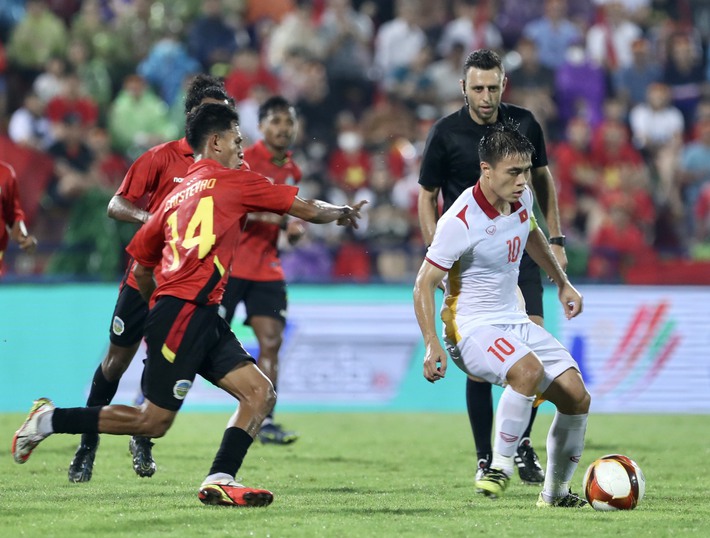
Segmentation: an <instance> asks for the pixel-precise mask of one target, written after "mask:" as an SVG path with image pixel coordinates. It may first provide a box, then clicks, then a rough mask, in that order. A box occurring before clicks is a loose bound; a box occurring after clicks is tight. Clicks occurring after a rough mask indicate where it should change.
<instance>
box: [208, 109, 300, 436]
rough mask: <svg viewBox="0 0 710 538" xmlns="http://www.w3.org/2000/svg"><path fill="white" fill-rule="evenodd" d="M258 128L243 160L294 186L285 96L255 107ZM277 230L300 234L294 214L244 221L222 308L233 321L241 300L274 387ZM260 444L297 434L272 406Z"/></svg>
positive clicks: (279, 301)
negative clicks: (285, 425) (278, 418)
mask: <svg viewBox="0 0 710 538" xmlns="http://www.w3.org/2000/svg"><path fill="white" fill-rule="evenodd" d="M258 117H259V130H260V131H261V134H262V135H263V136H264V138H263V139H262V140H259V141H258V142H256V143H255V144H253V145H252V146H250V147H248V148H246V149H245V150H244V160H245V161H246V162H247V164H248V165H249V168H250V169H251V170H253V171H254V172H259V173H260V174H264V175H265V176H266V177H268V178H269V179H271V180H272V181H273V182H274V183H276V184H289V185H297V184H298V183H299V182H300V181H301V169H300V168H299V167H298V165H297V164H296V163H295V162H294V161H293V158H292V155H291V151H289V148H290V147H291V144H292V143H293V141H294V138H295V136H296V128H297V121H298V120H297V117H296V111H295V109H294V108H293V106H292V105H291V103H289V102H288V101H287V100H286V99H284V98H283V97H281V96H274V97H270V98H269V99H267V100H266V101H265V102H264V103H263V104H262V105H261V106H260V107H259V112H258ZM281 231H284V232H285V233H286V238H287V239H288V242H289V243H291V244H295V243H296V242H297V241H298V240H299V239H300V238H301V237H302V236H303V233H304V231H305V230H304V228H303V225H302V224H301V221H299V220H298V219H292V220H289V219H288V217H287V216H285V215H284V216H281V215H277V214H275V213H250V214H249V216H248V218H247V222H246V224H245V226H244V231H243V234H242V237H241V239H240V241H239V245H238V246H237V247H236V252H235V259H236V260H240V263H238V264H236V265H235V266H234V267H233V268H232V273H231V274H230V277H229V280H228V281H227V287H226V289H225V292H224V297H223V299H222V312H223V314H224V318H225V319H226V320H227V323H230V324H231V322H232V318H233V317H234V312H235V310H236V308H237V305H238V304H239V303H242V302H243V303H244V306H245V308H246V320H245V321H244V324H245V325H250V326H251V328H252V329H253V330H254V335H255V336H256V339H257V341H258V342H259V360H258V362H257V364H258V366H259V369H260V370H261V371H262V372H263V373H264V374H265V375H266V377H268V378H269V380H270V381H271V383H272V384H273V385H274V387H276V386H277V381H278V371H279V350H280V348H281V342H282V340H283V332H284V329H285V327H286V313H287V304H288V302H287V297H286V277H285V275H284V271H283V268H282V267H281V260H280V258H279V251H278V246H277V245H278V240H279V235H280V234H281ZM257 436H258V438H259V440H260V441H261V442H262V443H272V444H277V445H288V444H291V443H293V442H295V441H296V440H297V439H298V433H296V432H295V431H289V430H285V429H283V428H282V427H281V425H280V424H276V423H274V414H273V410H272V411H269V413H268V415H266V417H265V418H264V420H263V422H262V424H261V428H260V430H259V433H258V434H257Z"/></svg>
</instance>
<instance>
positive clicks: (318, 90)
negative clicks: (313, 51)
mask: <svg viewBox="0 0 710 538" xmlns="http://www.w3.org/2000/svg"><path fill="white" fill-rule="evenodd" d="M303 60H304V61H303V63H302V64H300V74H301V76H302V79H301V80H300V81H299V84H300V88H299V95H298V99H297V101H296V110H298V111H299V116H300V119H301V122H300V123H301V126H302V128H303V130H304V140H305V145H306V153H308V154H309V156H310V157H311V158H315V159H318V160H324V159H325V156H326V154H327V153H328V152H329V150H330V149H331V147H332V145H333V144H334V142H335V138H336V132H335V126H334V125H333V118H335V117H336V115H337V113H338V111H339V110H340V106H341V103H340V99H339V96H337V95H335V94H334V93H333V92H331V91H330V90H329V87H328V79H327V77H326V73H325V66H324V65H323V64H322V62H320V61H318V60H316V59H314V58H304V59H303Z"/></svg>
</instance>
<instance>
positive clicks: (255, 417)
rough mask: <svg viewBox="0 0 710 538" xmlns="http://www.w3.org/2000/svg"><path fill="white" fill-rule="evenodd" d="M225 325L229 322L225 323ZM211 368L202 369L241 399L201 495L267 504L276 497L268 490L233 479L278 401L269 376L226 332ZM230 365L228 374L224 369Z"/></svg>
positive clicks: (224, 502)
mask: <svg viewBox="0 0 710 538" xmlns="http://www.w3.org/2000/svg"><path fill="white" fill-rule="evenodd" d="M225 326H226V324H225ZM210 359H211V362H210V365H209V369H208V370H207V371H205V372H201V373H202V374H203V375H204V377H206V378H207V379H211V380H215V379H216V381H214V382H215V384H216V385H217V386H219V387H220V388H222V389H223V390H225V391H226V392H228V393H229V394H231V395H232V396H234V397H235V398H236V399H237V400H239V407H238V408H237V411H236V412H235V413H234V415H232V417H231V418H230V420H229V422H228V423H227V428H226V429H225V431H224V434H223V436H222V441H221V443H220V447H219V449H218V451H217V454H216V455H215V458H214V460H213V462H212V466H211V468H210V471H209V473H208V475H207V477H206V478H205V480H204V481H203V483H202V485H201V486H200V491H199V494H198V497H199V499H200V500H201V501H202V502H203V503H205V504H220V505H227V506H266V505H268V504H270V503H271V501H272V500H273V495H272V494H271V492H269V491H268V490H264V489H255V488H249V487H245V486H243V485H241V484H239V483H237V482H236V481H235V479H234V477H235V476H236V474H237V472H238V471H239V468H240V467H241V465H242V462H243V461H244V458H245V456H246V454H247V451H248V450H249V447H250V446H251V444H252V442H253V441H254V437H255V436H256V434H257V432H258V431H259V429H260V428H261V423H262V421H263V420H264V417H266V415H267V414H268V413H269V412H270V411H271V409H272V408H273V406H274V403H275V402H276V393H275V392H274V388H273V385H272V384H271V382H270V381H269V379H268V378H267V377H266V376H265V375H264V374H263V373H262V372H261V370H259V368H257V367H256V365H255V364H254V360H253V359H252V358H251V357H250V356H249V354H248V353H247V352H246V351H245V350H244V348H243V347H242V346H241V344H239V342H238V341H237V340H236V338H234V335H233V334H232V333H231V331H230V332H229V333H228V334H227V333H225V338H223V341H222V344H221V345H220V346H219V348H218V349H217V351H216V352H214V353H212V354H211V357H210ZM225 368H229V370H228V371H227V373H226V374H223V373H221V372H222V371H224V370H225Z"/></svg>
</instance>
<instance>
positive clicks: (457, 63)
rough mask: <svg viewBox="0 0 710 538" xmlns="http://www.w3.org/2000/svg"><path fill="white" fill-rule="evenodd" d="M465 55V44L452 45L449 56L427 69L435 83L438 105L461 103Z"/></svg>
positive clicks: (456, 43)
mask: <svg viewBox="0 0 710 538" xmlns="http://www.w3.org/2000/svg"><path fill="white" fill-rule="evenodd" d="M465 54H466V49H465V47H464V44H463V43H461V42H455V43H452V45H451V48H450V51H449V54H447V55H446V56H445V57H444V58H442V59H441V60H438V61H436V62H433V63H432V64H431V65H430V66H429V67H428V68H427V71H428V76H429V78H430V79H431V80H432V81H433V82H434V90H435V92H436V104H437V105H442V104H444V103H446V102H449V101H456V103H457V104H458V103H460V102H461V96H462V94H461V77H462V76H463V74H462V72H461V66H462V65H463V62H464V55H465Z"/></svg>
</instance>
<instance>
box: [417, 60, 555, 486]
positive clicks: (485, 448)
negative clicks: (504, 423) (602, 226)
mask: <svg viewBox="0 0 710 538" xmlns="http://www.w3.org/2000/svg"><path fill="white" fill-rule="evenodd" d="M506 82H507V79H506V76H505V70H504V68H503V65H502V63H501V59H500V57H499V56H498V54H496V53H495V52H493V51H491V50H488V49H479V50H476V51H474V52H472V53H471V54H469V56H468V57H467V58H466V60H465V62H464V67H463V79H462V80H461V81H460V83H461V91H462V93H463V98H464V106H463V107H461V109H459V110H458V111H456V112H454V113H452V114H450V115H448V116H446V117H444V118H441V119H440V120H438V121H437V122H436V123H435V124H434V126H433V127H432V129H431V131H430V132H429V136H428V138H427V142H426V145H425V147H424V153H423V155H422V163H421V168H420V173H419V185H420V189H419V198H418V212H419V224H420V226H421V229H422V237H423V238H424V241H425V243H426V245H427V246H429V245H431V242H432V240H433V238H434V231H435V230H436V223H437V220H438V219H439V216H440V215H441V213H440V212H439V196H440V195H441V196H442V197H443V202H444V203H443V211H446V210H447V209H449V207H451V205H452V204H453V203H454V201H455V200H456V199H457V198H458V196H459V195H460V194H461V193H462V192H463V191H464V190H465V189H466V188H468V187H471V186H472V185H474V184H475V183H476V182H477V181H478V178H479V172H480V160H479V157H478V153H477V151H476V149H477V148H478V144H479V142H480V140H481V138H482V137H483V136H485V135H486V134H487V133H488V132H489V127H490V126H491V125H493V124H497V123H501V122H505V121H511V122H514V123H515V124H517V125H518V131H520V133H522V134H523V135H525V137H526V138H527V139H529V140H530V142H531V143H532V145H533V148H534V152H533V154H532V168H531V179H532V187H533V189H534V191H535V195H536V198H537V201H538V203H539V204H540V208H541V209H542V213H543V215H544V216H545V221H546V223H547V227H548V230H549V233H550V236H551V237H550V239H549V242H550V244H551V247H552V252H553V254H554V256H555V258H556V260H557V262H558V263H559V265H560V266H561V267H562V269H563V270H564V269H565V268H566V266H567V257H566V255H565V251H564V245H565V237H564V236H563V235H562V232H561V229H560V217H559V210H558V207H557V193H556V190H555V184H554V181H553V178H552V175H551V173H550V170H549V168H548V167H547V153H546V149H545V140H544V137H543V133H542V129H541V128H540V124H539V123H538V122H537V120H536V119H535V117H534V116H533V114H532V113H531V112H530V111H529V110H527V109H524V108H521V107H517V106H514V105H511V104H508V103H503V102H501V98H502V95H503V91H504V90H505V86H506ZM491 233H495V228H491ZM518 286H519V287H520V289H521V291H522V295H523V297H524V299H525V309H526V312H527V315H528V316H529V317H530V319H531V321H533V322H535V323H537V324H538V325H541V326H542V325H543V309H542V295H543V289H542V280H541V276H540V268H539V267H538V266H537V265H536V264H535V262H533V261H532V259H531V258H530V257H529V256H527V255H524V256H523V258H522V261H521V264H520V275H519V279H518ZM466 405H467V409H468V415H469V421H470V423H471V429H472V430H473V437H474V441H475V444H476V453H477V460H478V466H477V471H476V478H477V480H480V479H481V478H482V477H483V476H484V474H485V472H487V470H488V469H489V467H490V463H491V457H492V447H491V433H492V429H493V401H492V392H491V384H490V383H488V382H486V381H484V380H483V379H480V378H474V377H473V376H469V378H468V380H467V383H466ZM535 415H536V409H533V411H532V414H531V418H530V422H529V424H528V426H527V428H526V429H525V431H524V432H523V434H522V436H521V438H520V439H519V440H518V441H519V444H518V448H517V453H516V455H515V464H516V466H517V468H518V474H519V475H520V478H521V480H522V481H523V482H524V483H526V484H532V485H540V484H542V483H543V481H544V480H545V475H544V471H543V470H542V467H541V466H540V464H539V462H538V457H537V454H536V453H535V450H534V449H533V447H532V445H531V443H530V431H531V428H532V423H533V421H534V418H535Z"/></svg>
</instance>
